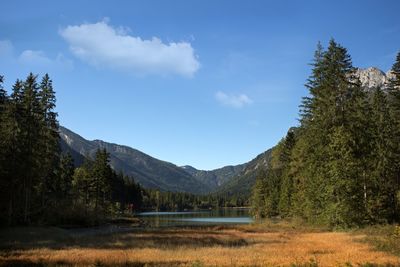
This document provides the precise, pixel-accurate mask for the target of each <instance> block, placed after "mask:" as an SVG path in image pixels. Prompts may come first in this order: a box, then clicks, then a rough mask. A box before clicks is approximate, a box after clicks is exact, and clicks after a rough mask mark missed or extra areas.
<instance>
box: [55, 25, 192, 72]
mask: <svg viewBox="0 0 400 267" xmlns="http://www.w3.org/2000/svg"><path fill="white" fill-rule="evenodd" d="M128 32H129V30H127V29H126V28H114V27H112V26H110V25H109V24H108V23H107V21H105V20H103V21H100V22H97V23H94V24H89V23H85V24H81V25H77V26H68V27H66V28H65V29H62V30H60V35H61V36H62V37H63V38H64V39H65V40H66V41H67V42H68V44H69V48H70V50H71V52H72V53H73V54H74V55H75V56H76V57H77V58H79V59H81V60H82V61H84V62H86V63H89V64H90V65H93V66H96V67H100V68H112V69H118V70H123V71H126V72H129V73H136V74H161V75H165V74H178V75H182V76H187V77H191V76H193V75H194V73H195V72H196V71H197V70H198V69H199V67H200V63H199V62H198V60H197V56H196V55H195V52H194V49H193V48H192V46H191V44H190V43H188V42H170V43H163V42H162V41H161V40H160V39H159V38H157V37H153V38H152V39H149V40H143V39H142V38H140V37H135V36H132V35H129V34H128Z"/></svg>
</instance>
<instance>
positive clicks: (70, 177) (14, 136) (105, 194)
mask: <svg viewBox="0 0 400 267" xmlns="http://www.w3.org/2000/svg"><path fill="white" fill-rule="evenodd" d="M3 79H4V78H3V76H0V126H1V127H0V224H3V225H15V224H30V223H50V224H52V223H57V224H60V223H68V224H70V223H84V224H88V223H90V224H92V223H93V224H94V223H98V222H99V221H101V220H102V219H104V218H106V217H107V216H110V215H112V214H118V213H121V212H125V211H127V210H129V211H132V210H133V209H139V208H140V206H141V204H142V190H143V189H142V188H141V187H140V185H138V184H136V183H135V182H134V181H133V178H131V177H126V176H124V175H123V174H122V173H119V174H117V173H116V172H115V171H114V170H113V169H112V168H111V167H110V165H109V154H108V153H107V151H105V150H99V151H97V153H96V156H95V158H94V159H92V160H91V159H87V160H86V162H85V163H84V164H83V165H82V166H80V167H79V168H75V166H74V162H73V159H72V157H71V155H69V154H62V153H61V149H60V142H59V141H60V136H59V123H58V121H57V113H56V112H55V107H56V96H55V92H54V90H53V85H52V80H51V79H50V77H49V75H47V74H46V75H44V76H43V78H42V79H41V81H40V82H39V81H38V77H37V76H36V75H33V74H32V73H31V74H29V75H28V77H27V78H26V79H25V80H17V81H16V82H15V84H14V85H13V86H12V90H10V91H11V94H10V95H8V94H7V91H6V90H5V89H4V86H3Z"/></svg>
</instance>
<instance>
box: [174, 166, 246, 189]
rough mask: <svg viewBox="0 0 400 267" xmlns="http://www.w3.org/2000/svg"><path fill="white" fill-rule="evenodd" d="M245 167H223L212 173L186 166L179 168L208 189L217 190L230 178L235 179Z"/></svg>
mask: <svg viewBox="0 0 400 267" xmlns="http://www.w3.org/2000/svg"><path fill="white" fill-rule="evenodd" d="M246 165H247V163H244V164H240V165H235V166H225V167H222V168H219V169H215V170H212V171H203V170H197V169H196V168H194V167H192V166H188V165H186V166H182V167H181V168H182V169H184V170H185V171H186V172H187V173H189V174H190V175H192V176H193V177H195V178H196V179H197V180H199V181H201V182H202V183H204V184H207V185H208V186H209V187H211V188H218V187H220V186H221V185H223V184H225V183H226V182H228V181H229V180H230V179H231V178H232V177H235V176H236V175H238V174H239V173H240V172H242V171H243V170H244V168H245V167H246Z"/></svg>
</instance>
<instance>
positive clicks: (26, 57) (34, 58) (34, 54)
mask: <svg viewBox="0 0 400 267" xmlns="http://www.w3.org/2000/svg"><path fill="white" fill-rule="evenodd" d="M18 60H19V61H20V62H21V63H23V64H38V65H48V64H51V60H50V59H49V58H48V57H47V56H46V55H45V54H44V53H43V51H34V50H25V51H23V52H22V53H21V55H20V56H19V57H18Z"/></svg>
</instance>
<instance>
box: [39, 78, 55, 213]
mask: <svg viewBox="0 0 400 267" xmlns="http://www.w3.org/2000/svg"><path fill="white" fill-rule="evenodd" d="M39 89H40V90H39V92H38V96H39V101H40V111H41V113H40V132H39V134H40V135H39V137H38V138H39V139H38V142H39V143H40V153H41V157H42V161H41V177H40V185H39V191H40V193H41V198H42V208H43V209H44V207H45V205H46V202H47V201H48V199H47V198H48V197H49V194H50V193H51V192H52V193H53V194H54V193H55V192H58V190H56V189H54V188H55V187H57V185H55V184H54V181H57V180H59V179H58V178H59V177H56V176H57V173H58V168H59V167H60V165H59V162H60V158H59V156H60V147H59V138H60V137H59V130H58V121H57V113H56V112H55V111H54V109H55V107H56V97H55V92H54V90H53V85H52V81H51V79H50V77H49V75H48V74H45V75H44V76H43V78H42V81H41V83H40V87H39ZM54 199H59V197H57V196H53V200H54Z"/></svg>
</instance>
